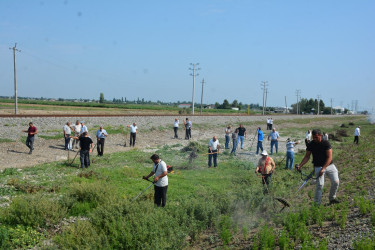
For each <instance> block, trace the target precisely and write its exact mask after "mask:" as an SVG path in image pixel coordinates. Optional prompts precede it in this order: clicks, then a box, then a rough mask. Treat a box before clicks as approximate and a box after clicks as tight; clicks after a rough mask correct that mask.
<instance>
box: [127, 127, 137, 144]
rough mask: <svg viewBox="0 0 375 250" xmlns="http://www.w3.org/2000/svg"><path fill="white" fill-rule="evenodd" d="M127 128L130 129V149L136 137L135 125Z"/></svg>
mask: <svg viewBox="0 0 375 250" xmlns="http://www.w3.org/2000/svg"><path fill="white" fill-rule="evenodd" d="M128 128H130V147H131V146H132V145H133V147H134V145H135V138H136V137H137V130H138V127H137V124H136V123H135V122H134V123H133V124H132V125H128Z"/></svg>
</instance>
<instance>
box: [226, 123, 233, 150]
mask: <svg viewBox="0 0 375 250" xmlns="http://www.w3.org/2000/svg"><path fill="white" fill-rule="evenodd" d="M231 135H232V126H231V125H228V127H226V128H225V149H229V142H230V136H231Z"/></svg>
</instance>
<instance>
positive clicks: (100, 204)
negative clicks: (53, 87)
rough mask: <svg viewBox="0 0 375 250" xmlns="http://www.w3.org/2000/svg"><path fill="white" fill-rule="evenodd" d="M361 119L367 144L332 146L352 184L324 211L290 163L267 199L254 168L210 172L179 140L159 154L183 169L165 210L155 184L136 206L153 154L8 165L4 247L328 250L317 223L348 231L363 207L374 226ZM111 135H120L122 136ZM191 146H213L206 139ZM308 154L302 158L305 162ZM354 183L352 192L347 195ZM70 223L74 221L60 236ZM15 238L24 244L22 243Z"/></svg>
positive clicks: (1, 213) (3, 177)
mask: <svg viewBox="0 0 375 250" xmlns="http://www.w3.org/2000/svg"><path fill="white" fill-rule="evenodd" d="M340 122H341V120H340V119H339V120H338V123H340ZM358 122H360V124H361V128H362V131H361V132H362V133H363V135H362V137H361V139H360V145H358V146H353V144H352V142H351V140H347V141H346V142H343V143H342V142H341V143H339V142H333V143H332V144H333V148H334V162H335V164H336V166H337V167H338V168H339V171H340V179H341V181H342V183H345V184H344V185H342V186H340V189H339V191H340V193H339V197H340V198H341V199H342V203H341V204H338V205H335V206H320V207H317V206H315V205H314V204H313V191H314V186H312V185H309V184H308V185H306V186H305V187H304V188H303V189H302V190H300V191H299V192H296V190H297V189H298V187H299V186H300V185H301V183H302V180H301V177H300V175H299V174H298V173H297V172H294V171H287V170H284V169H283V167H279V168H278V169H277V171H276V173H275V174H274V176H273V178H272V186H271V188H270V191H271V194H270V195H263V187H262V184H261V179H260V178H259V177H257V176H256V175H255V174H254V169H255V168H254V165H253V164H252V163H250V162H248V161H243V160H239V159H238V158H236V157H232V156H230V155H228V154H222V155H220V156H219V166H218V168H216V169H214V168H210V169H208V168H207V156H198V157H197V158H196V159H195V160H194V161H192V162H191V163H189V161H188V157H189V153H190V151H187V152H183V150H176V148H177V147H180V146H181V145H178V144H176V145H172V146H163V147H161V148H159V149H158V150H157V153H158V154H159V155H160V156H161V158H162V159H163V160H164V161H166V163H167V164H168V165H172V166H173V167H174V170H175V173H174V174H170V175H169V188H168V201H167V206H166V207H165V208H164V209H161V208H155V207H154V206H153V191H152V188H151V189H149V190H147V191H146V192H145V193H144V194H143V195H141V196H140V197H139V198H138V199H137V200H135V201H133V198H134V197H136V196H137V195H138V194H139V193H140V192H141V191H143V190H144V189H145V188H146V187H147V186H148V185H149V182H146V181H144V180H142V176H144V175H147V174H148V173H149V172H150V171H151V167H152V163H151V160H150V159H149V157H150V154H149V153H144V152H142V151H138V150H130V151H127V152H120V153H113V154H106V155H105V156H104V157H101V158H97V159H96V162H95V163H94V164H92V165H91V166H90V168H89V169H88V170H84V171H81V170H78V169H77V167H78V162H76V163H75V164H73V166H72V167H70V166H68V165H67V164H66V163H65V162H63V161H62V162H53V163H48V164H42V165H37V166H34V167H31V168H27V169H23V170H22V171H17V170H15V169H6V170H5V171H4V172H2V173H1V174H0V185H2V188H1V189H0V190H1V191H0V194H1V196H3V197H9V200H11V201H12V202H10V201H9V200H8V199H5V198H4V199H0V205H2V206H1V207H0V223H1V227H0V238H1V239H2V241H0V244H1V246H0V247H1V248H12V247H18V248H32V247H34V246H37V247H42V242H43V240H44V239H48V240H49V242H52V244H53V246H54V247H53V248H57V247H59V248H63V249H64V248H76V249H78V248H102V249H111V248H112V249H137V248H146V249H165V248H169V249H183V248H185V247H187V248H189V247H192V246H195V247H196V248H208V246H206V245H199V244H203V243H200V241H199V236H200V235H201V234H202V233H207V232H215V233H214V234H212V233H210V237H209V239H210V240H209V241H210V242H211V244H214V246H215V247H219V246H226V247H229V248H231V247H233V246H236V242H238V241H241V239H242V240H243V241H244V242H246V243H244V245H243V246H246V247H249V248H252V249H257V248H261V249H273V248H275V247H279V248H280V249H292V248H295V247H301V248H303V249H318V248H319V249H325V248H326V247H327V241H320V238H316V237H315V236H314V234H313V233H312V232H311V227H324V226H325V224H326V223H330V224H331V225H336V226H337V227H341V228H345V227H346V226H347V223H348V215H349V213H350V212H351V211H352V210H353V209H354V208H357V209H359V211H360V213H361V214H362V216H367V217H368V218H369V221H371V223H372V225H373V224H375V219H374V218H375V211H374V201H373V200H372V199H369V197H368V196H367V193H366V192H362V191H363V190H367V189H369V188H371V187H372V188H373V181H372V180H373V179H371V178H364V176H367V174H368V173H373V172H374V165H373V162H374V161H373V160H372V159H373V155H374V149H372V147H368V145H374V144H375V141H374V140H375V139H374V138H372V137H371V136H369V135H370V134H372V133H373V132H374V131H373V130H374V129H373V128H372V126H371V125H369V124H367V123H366V122H365V121H361V120H359V121H358ZM335 128H336V127H330V128H328V130H331V131H332V132H333V131H334V130H335ZM106 129H108V130H107V131H110V132H108V133H112V134H113V133H117V132H121V131H122V130H123V128H122V127H118V128H112V127H108V128H106ZM304 129H306V128H304ZM190 147H195V148H200V147H202V148H204V147H205V143H203V142H202V143H201V144H197V143H195V144H192V145H190ZM278 157H279V158H281V157H283V155H280V156H278ZM302 157H303V154H301V153H299V154H296V160H295V161H296V163H298V162H300V161H301V159H302ZM276 161H277V160H276ZM310 167H311V165H310V164H307V165H306V166H305V168H304V170H305V171H306V172H309V171H310ZM348 185H351V187H350V190H346V187H345V186H348ZM328 190H329V181H327V183H326V186H325V189H324V193H323V202H327V196H328ZM309 194H310V195H309ZM354 195H355V197H354ZM272 197H281V198H284V199H286V200H287V201H288V202H289V203H290V204H292V207H291V208H289V209H288V208H287V209H285V211H284V212H282V213H277V212H276V211H279V209H280V207H276V208H274V205H275V204H276V206H279V204H278V203H275V200H274V199H273V198H272ZM352 201H353V202H352ZM71 218H74V220H72V219H71ZM62 221H65V222H67V221H69V222H68V223H64V226H63V227H62V230H60V231H58V232H57V233H56V234H54V233H52V232H54V230H53V228H54V227H55V226H56V225H61V222H62ZM18 227H19V228H18ZM238 228H240V229H241V230H239V229H238ZM14 229H17V230H14ZM40 233H42V234H43V236H42V235H41V234H40ZM215 235H217V237H216V236H215ZM16 238H17V239H18V238H20V239H25V240H24V241H21V242H17V243H15V242H14V241H13V239H16ZM371 240H372V239H371V238H368V239H366V240H363V241H358V242H356V243H355V246H356V247H358V248H360V247H361V246H363V245H370V244H372V241H371ZM12 244H16V245H12ZM240 248H241V247H240Z"/></svg>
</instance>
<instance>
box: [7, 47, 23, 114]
mask: <svg viewBox="0 0 375 250" xmlns="http://www.w3.org/2000/svg"><path fill="white" fill-rule="evenodd" d="M9 49H11V50H13V65H14V114H16V115H17V114H18V100H17V68H16V51H18V52H21V50H18V49H17V43H15V44H14V47H13V48H9Z"/></svg>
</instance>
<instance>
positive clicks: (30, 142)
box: [22, 122, 38, 155]
mask: <svg viewBox="0 0 375 250" xmlns="http://www.w3.org/2000/svg"><path fill="white" fill-rule="evenodd" d="M22 132H25V133H27V139H26V146H27V147H28V148H29V149H30V151H29V155H31V154H32V153H33V150H34V139H35V135H36V134H38V129H37V128H36V127H35V126H34V125H33V123H32V122H29V128H28V129H27V130H22Z"/></svg>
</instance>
